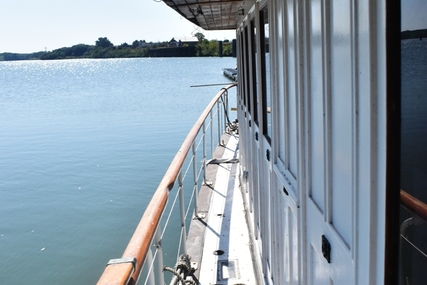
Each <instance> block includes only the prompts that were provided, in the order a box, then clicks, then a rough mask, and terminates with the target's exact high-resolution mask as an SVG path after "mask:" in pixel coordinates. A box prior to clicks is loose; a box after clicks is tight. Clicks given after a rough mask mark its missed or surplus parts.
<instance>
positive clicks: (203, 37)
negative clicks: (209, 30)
mask: <svg viewBox="0 0 427 285" xmlns="http://www.w3.org/2000/svg"><path fill="white" fill-rule="evenodd" d="M194 36H195V37H196V38H197V40H198V41H199V43H200V42H202V41H203V40H204V39H205V35H204V34H202V33H201V32H197V33H195V34H194Z"/></svg>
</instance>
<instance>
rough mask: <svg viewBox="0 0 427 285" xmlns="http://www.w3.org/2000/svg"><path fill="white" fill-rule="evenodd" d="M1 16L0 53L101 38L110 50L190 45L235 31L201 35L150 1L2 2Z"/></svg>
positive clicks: (184, 20) (29, 0)
mask: <svg viewBox="0 0 427 285" xmlns="http://www.w3.org/2000/svg"><path fill="white" fill-rule="evenodd" d="M0 11H1V13H0V53H3V52H14V53H31V52H37V51H44V50H47V51H51V50H54V49H58V48H61V47H70V46H73V45H75V44H80V43H82V44H90V45H94V44H95V41H96V40H97V39H98V38H100V37H107V38H108V39H109V40H110V41H111V42H112V43H113V44H114V45H120V44H122V43H125V42H126V43H128V44H131V43H132V42H133V41H134V40H145V41H147V42H151V41H152V42H159V41H160V42H162V41H169V40H170V39H172V38H175V39H181V40H189V39H191V38H192V35H194V34H195V33H196V32H202V33H203V34H204V35H205V37H206V38H207V39H209V40H213V39H217V40H224V39H228V40H232V39H234V38H235V31H234V30H231V31H204V30H203V29H201V28H200V27H197V26H195V25H194V24H192V23H190V22H189V21H187V20H186V19H183V18H182V17H181V16H180V15H179V14H178V13H177V12H175V11H174V10H173V9H171V8H169V7H168V6H167V5H166V4H164V3H163V2H156V1H154V0H120V1H117V0H115V1H113V0H72V1H63V0H3V1H2V3H1V5H0Z"/></svg>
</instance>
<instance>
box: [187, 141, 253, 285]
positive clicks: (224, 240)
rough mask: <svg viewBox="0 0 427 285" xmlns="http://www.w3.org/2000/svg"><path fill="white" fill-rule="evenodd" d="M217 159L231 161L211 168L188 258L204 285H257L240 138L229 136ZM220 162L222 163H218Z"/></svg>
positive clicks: (200, 200) (200, 199)
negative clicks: (241, 175)
mask: <svg viewBox="0 0 427 285" xmlns="http://www.w3.org/2000/svg"><path fill="white" fill-rule="evenodd" d="M223 139H224V140H223V141H224V144H225V147H224V146H219V147H218V149H217V150H216V152H215V155H214V157H215V158H218V159H222V160H224V159H225V160H230V159H234V160H231V161H227V162H225V163H218V164H216V165H215V164H209V166H208V167H207V179H208V181H212V185H210V186H207V185H205V186H204V187H202V189H201V192H200V196H199V202H200V204H199V211H198V213H199V218H198V219H194V220H193V221H192V223H191V226H190V232H189V235H188V238H187V247H188V254H189V255H190V256H191V257H192V261H193V262H196V263H197V265H198V270H197V271H196V273H195V275H196V277H197V278H198V279H199V282H200V284H201V285H209V284H216V285H219V284H245V285H251V284H257V283H258V282H256V280H257V279H256V274H255V271H254V265H253V264H254V263H253V256H252V252H251V251H252V240H251V238H250V235H249V230H248V224H247V219H246V215H247V213H246V210H245V205H244V200H243V193H242V192H241V187H240V180H239V167H240V164H239V163H238V161H237V162H236V160H237V158H238V151H239V150H238V136H237V135H234V134H232V135H225V137H223ZM217 162H218V161H217Z"/></svg>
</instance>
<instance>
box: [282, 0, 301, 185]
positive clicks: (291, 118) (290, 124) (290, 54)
mask: <svg viewBox="0 0 427 285" xmlns="http://www.w3.org/2000/svg"><path fill="white" fill-rule="evenodd" d="M294 13H295V4H294V1H293V0H288V1H287V2H286V14H287V17H286V31H285V32H286V35H287V43H286V46H287V51H286V53H287V57H286V66H287V79H288V80H287V82H286V83H287V90H286V98H287V108H286V111H287V116H288V120H287V126H286V127H287V133H288V136H287V140H288V143H289V146H288V155H289V158H288V167H289V169H288V170H289V171H290V172H291V173H292V175H293V177H294V178H296V174H297V154H298V153H297V150H298V149H297V105H296V104H297V102H296V97H297V92H298V89H297V81H296V80H297V78H296V75H297V70H296V66H295V64H296V61H295V56H296V48H297V47H296V39H295V29H296V27H295V15H294Z"/></svg>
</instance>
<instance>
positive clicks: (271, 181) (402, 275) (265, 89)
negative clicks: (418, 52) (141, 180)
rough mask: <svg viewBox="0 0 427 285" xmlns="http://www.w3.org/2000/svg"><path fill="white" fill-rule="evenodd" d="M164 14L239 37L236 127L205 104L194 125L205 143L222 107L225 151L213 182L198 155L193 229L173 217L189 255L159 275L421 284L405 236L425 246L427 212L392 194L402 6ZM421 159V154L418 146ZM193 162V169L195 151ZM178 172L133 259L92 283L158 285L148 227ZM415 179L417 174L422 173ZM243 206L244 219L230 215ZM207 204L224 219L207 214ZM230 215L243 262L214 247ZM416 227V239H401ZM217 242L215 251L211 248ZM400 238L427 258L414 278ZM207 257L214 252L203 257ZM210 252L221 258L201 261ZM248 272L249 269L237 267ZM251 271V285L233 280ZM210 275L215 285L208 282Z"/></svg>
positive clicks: (396, 179) (348, 1)
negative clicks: (243, 251) (245, 251)
mask: <svg viewBox="0 0 427 285" xmlns="http://www.w3.org/2000/svg"><path fill="white" fill-rule="evenodd" d="M164 2H165V3H166V4H167V5H169V6H170V7H172V8H173V9H175V10H176V11H177V12H178V13H180V14H181V15H182V16H184V17H185V18H187V19H188V20H190V21H192V22H193V23H195V24H197V25H199V26H201V27H202V28H204V29H235V30H236V38H237V70H238V74H239V76H238V83H237V87H236V88H237V100H236V101H237V102H236V103H237V118H238V124H237V123H236V122H234V123H233V122H231V121H230V120H229V119H227V118H229V106H228V103H226V102H227V101H226V100H223V99H220V98H221V96H222V95H219V97H217V98H216V99H215V101H214V102H221V103H211V105H210V107H208V109H207V110H209V111H206V112H205V114H204V115H203V119H201V121H199V122H198V123H197V124H196V125H197V127H196V129H197V130H203V131H202V132H201V133H202V134H203V135H202V137H203V139H202V140H205V134H206V130H205V123H204V122H206V121H205V120H206V118H208V117H209V116H210V115H209V114H214V113H212V112H211V111H210V110H211V109H212V107H213V106H215V104H219V105H220V106H222V105H223V106H224V109H223V110H224V111H226V112H225V115H224V116H223V118H224V120H223V121H221V122H222V123H221V126H219V125H218V128H217V129H218V131H219V130H221V128H224V130H226V133H227V134H226V136H227V139H224V138H225V137H222V136H221V134H220V133H218V135H217V138H221V137H222V139H219V143H218V148H219V149H222V150H221V151H220V152H221V154H220V155H218V156H216V155H214V154H213V153H212V159H213V160H216V161H217V163H216V165H217V166H216V169H215V171H214V174H212V175H213V176H210V175H208V174H206V173H207V172H208V171H210V170H209V169H212V168H210V164H209V163H208V158H207V156H206V154H205V151H202V152H203V153H204V154H203V155H202V159H201V160H202V165H201V168H200V169H201V170H200V172H199V171H198V170H197V169H198V168H197V167H195V166H194V167H193V173H203V175H202V176H203V178H201V176H197V175H195V177H196V178H195V179H194V181H193V183H192V186H191V187H193V189H194V190H193V191H192V193H194V195H195V197H194V199H193V198H192V201H193V200H194V201H197V202H195V204H194V207H193V208H192V210H191V211H193V210H194V217H193V218H189V216H188V215H187V214H188V212H189V211H188V210H187V211H185V210H181V214H180V215H181V221H182V222H180V223H181V227H180V232H181V234H180V235H179V237H180V239H181V241H182V240H186V241H187V243H186V244H185V243H184V242H183V243H182V244H183V245H182V246H181V247H180V252H179V254H183V256H181V257H178V263H177V265H176V267H175V268H166V271H170V272H172V275H173V276H174V277H173V278H172V283H174V284H176V283H178V282H188V283H189V284H361V285H362V284H423V283H422V282H423V280H425V279H423V278H422V276H424V275H423V274H424V273H422V271H423V270H422V268H423V265H422V264H424V263H425V262H426V257H427V255H425V253H424V252H425V251H423V250H425V249H424V248H422V247H420V246H419V245H417V242H416V241H414V240H412V241H410V239H411V238H410V236H411V235H412V237H413V236H414V235H418V236H419V239H420V240H424V241H425V240H426V239H425V238H424V236H423V231H424V230H425V225H426V224H425V222H426V221H427V218H426V217H427V206H426V204H425V202H426V201H424V202H423V199H422V197H423V195H421V194H420V193H423V192H422V191H420V190H414V189H405V190H401V189H400V188H401V185H400V173H401V164H400V160H401V159H402V158H401V155H400V153H401V149H400V141H401V129H400V125H401V119H402V117H401V100H403V99H402V96H401V89H400V87H401V74H400V71H401V62H400V53H401V50H400V17H401V15H400V12H401V6H400V5H401V3H399V1H389V0H378V1H369V0H344V1H341V0H339V1H338V0H336V1H335V0H305V1H275V0H271V1H266V0H262V1H225V0H224V1H222V0H220V1H201V0H195V1H191V3H190V2H189V1H182V0H165V1H164ZM229 88H231V86H230V87H227V88H225V89H223V90H222V91H221V92H220V94H225V93H227V92H228V91H227V90H228V89H229ZM218 100H219V101H218ZM209 112H211V113H209ZM221 116H222V115H219V113H218V117H221ZM201 118H202V117H201ZM211 122H212V121H211ZM206 124H208V125H209V124H210V123H206ZM189 137H192V139H189V140H188V141H186V142H185V143H184V145H183V149H182V150H180V151H179V152H178V154H177V156H181V155H184V154H185V155H186V154H187V153H189V152H190V153H191V151H190V149H191V148H192V147H193V148H194V146H195V145H197V143H196V141H197V140H196V137H197V131H196V130H192V131H191V132H190V135H189ZM229 142H230V143H231V144H232V145H233V146H231V145H228V143H229ZM421 148H422V149H421V151H422V153H425V148H426V147H425V146H421ZM227 153H228V154H227ZM185 155H184V156H185ZM224 155H225V157H224ZM190 157H193V158H192V159H193V161H197V159H196V157H197V150H194V149H193V152H192V155H190ZM182 161H184V157H181V158H178V159H177V161H176V160H174V161H173V162H172V165H171V169H174V170H173V171H172V174H171V173H169V172H168V173H167V174H166V175H165V179H166V180H167V181H166V182H165V181H162V182H161V185H160V186H159V189H160V190H159V189H158V190H157V192H156V194H155V195H154V197H153V201H154V202H153V205H154V206H151V204H150V206H149V207H148V208H147V211H146V213H145V214H144V216H143V218H142V220H141V224H140V225H139V226H138V229H137V231H136V232H135V235H134V237H133V238H132V240H131V242H130V244H129V246H128V248H131V249H129V250H126V251H125V253H124V255H123V258H121V259H118V260H113V261H111V262H110V263H109V265H108V266H107V267H106V270H105V272H104V275H103V276H102V277H101V279H100V282H99V284H134V283H135V282H136V281H137V280H138V278H139V276H140V274H141V268H142V263H144V264H145V265H144V266H145V267H146V269H145V271H144V270H143V271H142V272H143V273H142V275H143V276H144V278H145V277H146V278H147V279H146V280H147V282H151V283H152V284H163V283H164V279H163V277H162V273H161V271H162V268H163V265H164V262H163V260H162V259H161V258H159V257H160V256H161V250H162V244H163V246H164V238H163V237H164V235H163V234H161V230H159V229H158V228H157V226H158V225H159V224H160V221H161V219H162V214H163V209H164V208H166V201H167V199H168V195H169V191H170V190H171V189H172V186H173V185H174V184H175V185H178V192H179V191H180V192H181V193H182V192H183V191H182V185H183V183H182V182H181V180H180V177H181V175H182V173H184V172H182V170H181V165H183V162H182ZM211 162H212V161H211ZM193 163H195V164H196V162H193ZM178 164H179V166H178ZM212 164H213V165H215V163H211V165H212ZM221 171H225V174H223V175H222V176H221V175H220V174H218V173H221ZM417 171H418V170H417ZM419 171H421V172H422V173H423V174H422V175H426V174H425V173H424V172H425V171H426V169H421V170H419ZM208 177H209V178H208ZM212 177H214V178H212ZM221 177H226V178H224V179H225V180H227V181H231V184H232V185H233V187H237V188H233V187H230V186H229V185H230V183H227V184H224V185H223V186H221V187H220V186H219V185H222V184H221V183H222V182H220V181H219V180H222V178H221ZM165 179H164V180H165ZM212 179H213V180H215V181H214V182H213V181H212ZM199 186H202V187H201V190H200V192H199V191H198V190H197V189H198V188H199ZM222 190H224V191H226V192H221V191H222ZM227 191H230V192H227ZM171 193H172V192H171ZM213 193H214V194H213ZM408 193H409V194H408ZM199 194H200V195H201V196H200V197H199V196H198V195H199ZM235 194H236V195H237V194H239V195H240V196H234V195H235ZM218 195H219V196H218ZM417 195H418V196H417ZM221 197H222V198H221ZM239 197H240V198H241V202H240V204H241V205H243V206H242V207H243V208H241V209H240V210H227V209H228V208H227V207H226V205H227V204H230V205H231V203H232V202H233V203H234V202H236V201H240V198H239ZM415 197H417V198H415ZM209 201H210V202H209ZM212 201H214V202H212ZM215 201H216V202H215ZM401 201H402V202H401ZM203 203H205V204H203ZM206 203H207V204H206ZM209 203H211V204H209ZM401 203H402V205H403V207H405V209H407V210H408V212H407V213H406V214H405V215H406V216H405V217H402V216H399V213H400V211H401V209H402V208H401V207H402V206H401ZM184 204H185V203H184V202H182V205H184ZM237 204H239V203H237ZM200 205H205V206H203V207H201V206H200ZM213 205H216V206H218V205H221V207H223V208H221V209H220V210H213V211H215V212H212V211H211V210H212V209H216V208H215V207H214V206H213ZM199 207H201V208H199ZM181 209H185V206H181ZM230 209H235V208H234V206H233V208H230ZM231 212H233V213H236V212H239V213H243V220H242V222H240V223H239V224H240V225H244V226H245V227H247V232H248V236H247V237H246V236H245V237H242V242H241V244H243V248H244V249H249V250H250V257H247V258H240V259H239V258H236V257H230V256H231V251H232V250H233V249H234V248H237V247H238V246H237V245H235V243H232V242H231V241H230V240H232V241H235V240H236V239H237V237H233V238H230V237H229V236H228V237H227V239H228V241H230V242H229V243H228V242H227V243H226V245H225V246H224V244H222V243H221V237H222V234H221V231H222V230H224V229H225V230H226V232H229V233H230V236H231V233H232V230H231V228H233V227H230V226H229V224H228V223H226V220H227V219H228V222H230V223H232V222H231V221H232V220H233V215H232V214H231ZM170 215H171V216H173V214H170ZM190 216H191V215H190ZM190 219H191V220H192V221H190ZM215 219H217V221H215ZM404 219H406V222H403V220H404ZM408 219H409V220H408ZM210 222H213V224H211V223H210ZM190 223H191V226H190V232H189V237H188V238H187V231H186V228H187V227H188V226H189V224H190ZM215 223H216V224H215ZM226 224H228V225H226ZM414 225H416V226H417V227H418V226H419V227H420V228H423V229H422V230H419V229H416V230H413V231H411V233H409V232H408V231H407V229H408V227H411V226H412V227H413V226H414ZM215 227H216V228H215ZM242 232H243V230H242ZM147 233H149V235H147ZM212 233H214V236H215V235H216V236H217V238H219V239H218V240H216V239H212V240H209V239H210V236H212ZM215 233H216V234H215ZM414 233H415V234H414ZM205 237H206V238H207V239H208V240H209V241H208V242H206V240H205V239H204V238H205ZM403 238H404V239H405V240H404V241H403V242H406V241H408V242H409V243H410V244H411V246H412V248H415V249H416V250H414V252H417V253H413V254H414V255H415V254H421V255H423V254H424V256H423V257H421V260H422V261H421V262H420V263H416V262H414V260H415V258H414V257H410V260H411V261H410V262H411V266H413V267H411V268H413V270H412V269H411V270H407V269H404V268H405V266H404V265H402V263H404V262H405V261H402V260H401V258H402V253H401V252H400V251H401V250H402V240H403ZM152 245H154V247H153V246H152ZM212 245H213V248H214V249H213V250H211V249H206V251H205V248H208V246H212ZM230 245H231V246H230ZM150 247H152V248H153V250H152V251H151V250H150ZM231 247H232V248H231ZM136 248H137V249H136ZM224 248H226V249H224ZM135 249H136V250H135ZM188 251H190V252H191V254H189V253H188ZM209 252H213V253H214V254H213V255H217V257H212V256H209V257H207V255H208V253H209ZM179 254H178V255H179ZM221 254H225V255H226V256H225V257H223V258H221V257H218V256H221ZM411 254H412V253H411ZM188 255H190V256H191V258H192V259H191V261H190V260H189V257H188ZM238 255H239V254H238V253H237V256H238ZM242 256H244V255H243V254H242ZM204 258H210V259H207V260H210V261H207V262H203V259H204ZM422 258H424V259H422ZM152 260H156V261H154V262H152ZM243 260H245V261H249V263H250V264H251V265H252V266H247V267H245V269H242V268H243V267H242V268H240V265H239V264H241V263H242V261H243ZM156 262H157V264H158V265H157V269H158V271H157V273H154V271H151V268H154V264H155V263H156ZM191 262H193V263H191ZM151 265H153V266H151ZM209 266H211V267H210V268H209ZM207 272H210V273H207ZM246 272H247V276H252V277H249V278H247V279H239V278H240V277H242V276H244V275H246ZM420 272H421V273H420ZM208 274H211V275H212V276H213V277H209V278H206V276H207V275H208ZM250 274H251V275H250ZM117 276H120V277H117ZM187 277H188V280H187V281H185V280H184V278H187ZM115 280H119V281H115Z"/></svg>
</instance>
